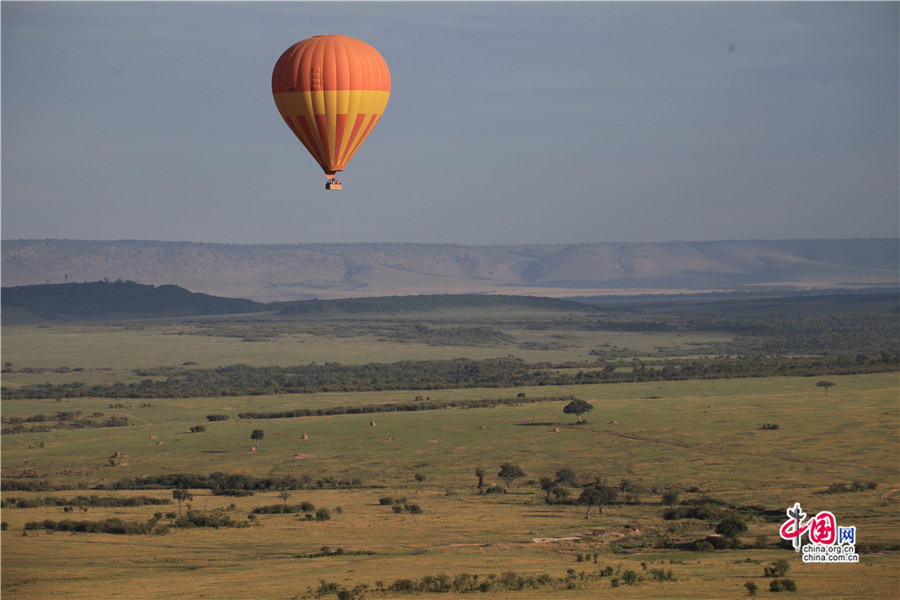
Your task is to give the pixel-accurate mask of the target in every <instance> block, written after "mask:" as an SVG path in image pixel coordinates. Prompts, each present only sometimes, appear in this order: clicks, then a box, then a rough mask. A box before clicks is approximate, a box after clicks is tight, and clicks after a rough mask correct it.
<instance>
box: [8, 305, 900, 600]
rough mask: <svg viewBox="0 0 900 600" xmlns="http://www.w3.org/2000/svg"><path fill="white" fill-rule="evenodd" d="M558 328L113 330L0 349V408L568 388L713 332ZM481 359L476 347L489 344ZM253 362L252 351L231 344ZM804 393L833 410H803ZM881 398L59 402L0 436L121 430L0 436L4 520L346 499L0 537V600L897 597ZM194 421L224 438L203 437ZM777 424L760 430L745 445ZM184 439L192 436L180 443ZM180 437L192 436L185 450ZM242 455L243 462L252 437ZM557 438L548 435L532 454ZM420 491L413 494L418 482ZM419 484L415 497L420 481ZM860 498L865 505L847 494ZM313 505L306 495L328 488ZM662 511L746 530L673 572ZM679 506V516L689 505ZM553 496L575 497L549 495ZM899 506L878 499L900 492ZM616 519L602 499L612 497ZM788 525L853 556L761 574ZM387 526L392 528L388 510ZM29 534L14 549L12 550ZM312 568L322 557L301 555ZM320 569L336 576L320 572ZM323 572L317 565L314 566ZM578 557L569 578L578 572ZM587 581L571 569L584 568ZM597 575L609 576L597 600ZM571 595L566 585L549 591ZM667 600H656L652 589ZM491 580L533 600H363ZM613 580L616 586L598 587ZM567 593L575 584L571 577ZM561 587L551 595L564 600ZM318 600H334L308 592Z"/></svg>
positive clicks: (794, 559)
mask: <svg viewBox="0 0 900 600" xmlns="http://www.w3.org/2000/svg"><path fill="white" fill-rule="evenodd" d="M584 319H585V317H584V316H583V315H578V314H571V315H566V314H560V313H558V312H546V313H541V312H536V311H533V310H529V311H524V310H497V311H480V312H478V313H477V314H473V313H472V312H470V311H463V310H447V311H441V312H437V313H435V312H430V313H427V314H422V315H418V316H416V315H400V316H396V317H384V316H378V317H377V318H365V319H363V318H358V317H354V318H326V317H322V318H307V319H304V320H280V319H274V318H264V317H259V318H257V317H254V318H253V319H246V318H243V317H236V318H216V319H215V320H204V319H187V320H177V321H176V320H158V321H149V322H142V323H136V322H123V323H119V324H113V323H100V324H96V323H95V324H87V323H80V324H75V323H69V324H51V325H42V326H35V325H4V327H3V360H4V361H5V362H10V363H12V365H13V366H12V368H10V369H6V372H4V375H3V385H4V387H7V388H10V389H12V388H16V387H19V386H25V385H33V384H39V383H44V382H47V383H51V384H60V383H69V382H83V383H85V384H86V385H94V384H105V385H111V384H114V383H118V382H125V383H130V382H140V381H141V380H142V379H144V378H145V377H144V376H142V375H139V374H138V373H136V372H135V370H136V369H153V368H156V367H160V366H170V367H179V368H180V367H184V366H186V363H187V365H189V366H190V367H196V368H212V367H216V366H220V365H227V364H234V363H247V364H250V365H254V366H270V365H298V364H307V363H310V362H313V361H316V362H318V363H320V364H321V363H324V362H329V361H333V362H340V363H343V364H363V363H367V362H373V361H377V362H390V361H398V360H425V359H446V358H455V357H467V358H473V359H479V358H492V357H507V356H514V357H517V358H521V359H522V360H524V361H526V362H536V361H552V362H554V363H557V364H562V363H566V362H569V361H572V362H574V363H576V364H578V363H581V362H582V361H586V360H593V357H594V355H591V354H590V352H591V351H592V350H596V349H602V350H603V351H615V352H622V353H624V352H628V353H631V354H632V355H635V356H645V355H646V356H652V355H654V354H657V353H661V352H662V350H661V349H664V352H665V353H666V354H672V353H675V354H680V355H691V354H694V353H702V352H701V349H702V348H703V347H704V346H705V345H706V344H709V343H714V342H727V341H728V340H730V339H731V338H733V337H734V334H729V333H722V332H662V333H661V332H652V333H647V332H629V331H592V330H590V329H589V328H586V327H585V326H584V325H585V323H586V322H585V320H584ZM410 320H414V321H415V322H418V323H422V324H424V325H426V326H427V327H430V328H439V327H458V326H465V327H490V328H494V329H497V330H498V331H500V332H501V333H502V334H504V335H505V336H508V338H509V339H504V338H502V336H495V337H496V339H499V340H500V341H491V342H490V343H487V344H473V345H462V346H449V345H432V344H429V343H427V342H425V341H422V340H419V339H414V338H407V339H398V338H397V337H396V336H394V335H393V334H392V330H397V329H398V328H400V329H402V328H403V327H404V325H405V323H406V322H407V321H410ZM492 339H494V338H492ZM247 340H254V341H247ZM820 379H828V380H829V381H831V382H832V383H834V384H835V385H834V386H833V387H831V388H830V389H828V390H827V393H826V390H824V389H823V388H821V387H817V386H816V382H817V381H819V380H820ZM518 394H525V396H526V398H535V399H536V398H540V397H545V398H560V399H559V400H548V401H544V402H536V403H533V404H524V405H518V406H497V407H493V408H480V409H446V410H437V411H421V412H392V413H376V414H355V415H354V414H345V415H335V416H320V417H304V418H283V419H240V418H238V417H237V415H238V414H239V413H244V412H273V411H285V410H291V409H296V408H333V407H338V406H361V405H368V404H387V403H392V402H404V403H408V402H410V401H413V400H414V398H416V397H417V396H421V397H426V398H430V399H431V400H438V401H452V400H479V399H492V398H515V397H516V396H517V395H518ZM567 396H577V397H579V398H582V399H585V400H587V401H589V402H590V403H592V404H593V405H594V407H595V408H594V410H593V411H592V412H590V413H588V414H587V416H586V423H584V424H582V425H577V424H576V423H575V418H574V416H572V415H566V414H564V413H563V412H562V408H563V406H565V404H566V401H565V400H562V398H565V397H567ZM898 398H900V381H898V376H897V373H883V374H872V375H843V376H833V375H827V376H822V377H816V378H810V377H807V378H797V377H794V378H791V377H782V378H766V377H757V378H746V379H722V380H712V381H668V382H652V383H630V384H605V385H577V386H575V385H573V386H547V387H533V388H528V387H519V388H502V389H488V388H474V389H455V390H405V391H390V392H374V391H373V392H334V393H317V394H302V395H298V394H282V395H268V396H266V395H262V396H235V397H227V398H222V397H197V398H186V399H169V398H153V399H141V398H129V399H109V398H90V397H87V398H77V399H67V398H62V399H59V400H57V399H55V398H52V397H51V398H47V399H22V400H18V399H17V400H5V401H4V402H3V407H2V408H3V417H4V418H7V417H10V418H15V417H22V418H27V417H29V416H33V415H39V414H47V415H52V414H54V413H57V412H59V411H67V412H77V411H80V413H81V414H82V415H86V416H90V415H94V414H95V413H96V414H98V415H100V416H99V417H98V418H102V419H107V418H111V417H117V418H126V419H128V423H129V425H128V426H126V427H107V428H85V429H59V428H57V429H52V430H50V431H44V432H33V433H20V434H9V435H4V436H3V440H2V441H3V455H2V467H3V483H4V487H3V492H2V498H3V500H4V501H7V500H9V499H10V498H26V499H31V498H48V497H58V498H73V497H75V496H82V495H90V494H98V495H100V496H102V497H104V498H110V499H120V498H128V497H135V496H140V495H144V496H153V497H155V498H159V499H161V500H162V499H169V500H171V498H172V490H171V489H154V490H112V489H109V488H110V486H111V485H112V484H114V483H115V482H117V481H121V480H123V479H126V478H139V477H142V476H145V475H149V476H152V475H163V474H175V473H189V474H199V475H204V476H205V475H207V474H209V473H212V472H217V471H220V472H224V473H231V474H247V475H252V476H255V477H269V476H275V477H281V476H296V477H302V476H308V477H309V478H310V480H311V481H313V482H315V481H316V480H318V479H322V478H329V479H330V480H334V481H339V480H344V481H352V480H358V481H359V482H360V485H359V486H356V487H351V488H345V489H308V490H291V491H290V492H289V493H290V496H289V497H288V498H282V497H281V496H280V495H279V493H278V491H266V492H260V493H257V494H255V495H253V496H248V497H229V496H215V495H212V493H211V491H210V490H208V489H194V490H191V493H192V495H193V499H192V500H190V502H189V504H190V505H191V507H192V509H193V510H197V511H215V510H221V511H223V513H222V514H226V515H228V516H230V517H231V518H233V519H235V520H237V521H240V522H246V523H248V526H247V527H243V528H228V527H222V528H218V529H213V528H195V529H183V528H176V527H172V528H171V529H170V532H169V533H168V534H167V535H111V534H100V533H90V534H88V533H76V534H72V533H68V532H61V531H48V530H40V529H38V530H28V531H27V532H26V531H25V526H26V523H32V522H39V521H43V520H44V519H51V520H54V521H59V520H62V519H66V518H70V519H74V520H81V519H84V520H91V521H99V520H102V519H107V518H118V519H121V520H122V521H125V522H141V523H144V522H146V521H147V520H148V519H150V518H151V517H153V516H154V513H157V512H161V513H163V515H164V516H163V517H162V518H161V519H160V520H159V523H161V524H171V523H172V522H173V519H172V518H170V517H168V516H165V514H166V513H176V514H177V513H178V512H180V511H181V510H184V511H187V510H188V507H187V506H184V507H181V509H179V507H178V506H177V505H176V504H170V505H168V506H154V505H144V506H106V507H99V506H91V507H89V510H88V511H87V512H81V511H76V514H75V515H71V514H68V513H66V512H64V509H63V507H62V506H41V507H37V508H13V507H9V506H7V508H4V509H3V511H2V521H3V522H4V523H6V527H7V529H5V530H4V531H3V532H2V534H0V535H2V593H3V595H4V597H7V598H21V599H29V600H30V599H34V598H41V599H43V598H54V599H55V598H66V599H69V598H71V599H76V600H77V599H82V598H85V599H86V598H91V599H92V600H93V599H96V598H98V597H100V598H110V599H112V598H123V599H125V598H127V599H164V598H203V597H206V598H222V599H230V598H240V599H260V598H266V599H268V598H273V599H282V598H284V599H287V598H298V599H299V598H307V597H312V596H314V595H315V594H314V592H315V590H316V589H318V588H319V587H320V585H321V583H320V582H321V581H322V580H324V581H327V582H334V583H335V584H337V585H339V586H344V587H346V588H347V589H348V590H349V589H352V588H353V587H354V586H356V585H359V584H365V585H368V586H369V590H368V592H367V594H366V597H367V598H370V599H371V598H406V597H415V598H436V599H437V598H441V599H450V598H472V597H485V598H489V599H510V600H511V599H514V598H515V599H520V598H521V599H538V598H541V599H543V598H572V599H574V600H585V599H588V598H598V597H610V598H710V599H716V598H736V597H745V596H747V590H746V588H745V587H744V584H745V583H747V582H750V581H753V582H755V583H756V584H757V585H758V586H759V589H760V592H759V595H760V596H763V595H768V594H769V592H768V591H767V590H768V586H769V581H770V579H767V578H765V577H763V568H764V566H766V565H768V564H770V563H771V562H772V561H774V560H777V559H785V560H787V561H789V564H790V567H791V569H790V571H789V572H788V573H787V575H786V576H787V577H789V578H791V579H794V580H795V581H796V583H797V586H798V592H797V593H795V594H792V597H798V598H896V597H900V576H898V575H897V573H898V569H897V567H898V566H900V564H898V562H900V552H898V551H896V550H892V549H891V548H896V546H897V545H898V543H900V539H898V534H897V532H898V530H900V528H898V525H900V514H898V510H900V504H898V503H895V502H891V501H890V500H891V499H894V500H896V499H897V496H896V495H895V496H893V497H892V496H890V494H889V493H890V492H891V490H894V489H896V488H900V472H898V462H900V461H898V459H900V406H898ZM210 414H222V415H227V416H228V417H229V418H228V419H227V420H223V421H213V422H210V421H208V420H207V418H206V416H207V415H210ZM765 424H770V425H771V424H777V425H778V428H777V429H763V428H762V427H763V425H765ZM199 425H203V427H204V430H203V431H196V427H197V426H199ZM191 428H195V431H194V432H192V431H191ZM254 429H262V430H263V431H264V434H265V435H264V438H263V439H262V440H260V441H259V449H258V451H257V450H253V449H251V446H255V445H256V443H257V442H256V441H254V440H251V432H252V431H253V430H254ZM555 429H558V431H555ZM504 462H511V463H514V464H517V465H519V466H521V468H522V469H523V470H524V471H525V473H526V476H525V477H523V478H521V479H519V480H516V481H515V482H514V483H513V484H512V487H511V488H510V489H509V490H508V493H506V494H485V495H480V494H478V493H477V490H476V484H477V479H476V476H475V468H476V467H478V466H482V467H484V469H485V470H486V472H487V478H486V483H488V484H490V485H495V484H501V482H500V480H499V479H498V478H497V477H496V474H497V472H498V471H499V465H500V464H501V463H504ZM561 468H571V469H573V470H574V471H575V472H576V473H577V474H578V475H579V477H581V478H582V479H588V478H592V477H600V478H602V480H603V481H604V482H605V483H606V484H608V485H613V486H616V487H620V485H621V482H623V481H624V480H627V481H628V482H629V485H630V486H632V487H634V488H636V489H637V490H638V491H639V493H638V497H637V498H633V502H630V503H625V502H621V503H613V504H610V505H608V506H606V507H605V508H604V509H603V511H602V512H598V511H597V510H596V509H594V511H593V512H592V513H591V516H590V518H589V519H585V518H584V517H585V507H583V506H571V505H548V504H546V503H545V502H544V492H542V491H541V490H540V488H539V483H538V482H539V480H540V478H541V477H552V476H553V475H554V474H555V473H556V471H558V470H559V469H561ZM417 474H418V475H420V476H421V477H424V480H422V481H417V479H416V477H415V475H417ZM421 477H420V478H421ZM30 481H46V482H48V483H50V484H52V485H59V486H63V487H66V488H72V489H60V490H55V491H42V492H26V491H16V490H10V489H9V487H10V486H9V485H8V484H9V483H12V482H25V483H27V482H30ZM853 481H859V482H862V483H863V484H864V485H863V486H862V487H863V488H864V489H863V490H862V491H857V492H843V493H834V494H826V493H824V492H825V490H826V489H827V488H828V487H829V486H830V485H831V484H833V483H835V482H838V483H847V484H849V483H850V482H853ZM869 482H872V483H874V484H875V486H876V487H875V488H874V489H869V488H868V483H869ZM326 488H327V486H326ZM669 490H676V491H679V492H680V496H681V500H682V501H691V500H696V499H699V498H702V497H703V496H710V497H712V498H715V499H717V500H721V501H723V502H727V503H729V504H731V505H733V506H736V507H746V506H750V505H755V506H758V507H760V510H761V511H762V512H760V510H745V511H744V512H742V515H743V518H745V519H746V522H747V525H748V530H747V532H746V533H745V534H743V536H742V539H743V541H744V547H743V548H740V549H732V550H716V551H711V552H694V551H687V550H683V549H679V548H678V544H680V543H688V542H693V541H696V540H698V539H702V538H704V537H705V536H708V535H711V534H713V529H714V527H715V524H716V521H715V520H711V521H710V520H697V519H677V520H666V519H664V518H663V516H662V515H663V511H664V510H665V508H666V506H664V505H663V504H662V503H661V501H662V493H663V492H664V491H669ZM691 490H694V491H691ZM570 491H571V493H572V494H573V495H576V494H577V493H578V490H577V489H576V488H572V489H571V490H570ZM898 494H900V492H898ZM387 496H390V497H392V498H394V499H400V498H404V499H405V501H406V504H416V505H418V506H420V507H421V509H422V512H421V514H414V513H411V512H408V511H401V512H400V513H395V512H394V510H393V507H392V506H388V505H385V504H382V502H381V499H382V498H385V497H387ZM621 496H622V497H624V494H621ZM300 502H310V503H312V504H314V505H315V506H316V507H321V508H327V509H329V511H330V514H331V517H332V518H331V519H330V520H325V521H315V520H313V521H308V520H306V519H305V518H304V517H303V515H302V514H301V515H296V514H261V515H255V518H254V519H252V520H251V519H249V514H250V513H251V512H252V511H253V509H254V508H257V507H262V506H267V505H278V504H297V503H300ZM794 502H800V503H801V505H802V506H803V507H804V509H805V510H806V511H807V512H808V513H810V514H815V513H816V512H818V511H820V510H830V511H832V512H833V513H834V514H835V516H836V517H837V519H838V524H839V525H854V526H856V527H857V544H858V545H859V546H860V548H863V547H864V546H867V547H868V549H869V550H873V551H868V552H866V553H864V554H862V555H861V559H860V562H859V564H847V565H839V564H837V565H831V564H829V565H812V564H810V565H805V564H803V563H802V562H801V560H800V557H799V556H798V555H796V554H794V553H793V552H792V551H789V550H784V549H780V548H777V547H776V546H777V541H778V535H777V530H778V526H779V525H780V523H781V520H782V516H783V515H784V511H785V509H786V508H787V507H789V506H791V505H793V503H794ZM398 506H399V505H398ZM25 533H27V535H24V534H25ZM326 546H327V547H328V548H329V549H330V550H329V552H327V553H323V552H322V548H323V547H326ZM338 548H340V549H341V550H342V553H337V549H338ZM323 554H324V555H323ZM586 554H590V555H591V558H590V559H588V560H582V561H578V560H577V557H578V556H579V555H582V558H583V556H584V555H586ZM594 554H596V555H597V558H596V560H597V562H596V563H595V562H594V558H593V555H594ZM607 566H610V567H612V568H613V570H614V575H607V576H605V577H599V572H600V571H601V570H602V569H604V568H605V567H607ZM570 569H572V570H573V572H572V573H571V574H570V573H568V571H569V570H570ZM658 569H662V570H664V571H668V570H671V571H672V574H673V578H674V580H667V581H657V580H655V579H654V577H653V576H652V573H653V571H654V570H658ZM510 571H514V572H516V573H518V574H520V575H531V576H536V575H539V574H541V573H546V574H548V575H550V576H551V577H552V578H553V581H552V582H550V583H548V584H547V585H545V586H543V587H540V588H539V589H523V590H506V589H501V588H500V587H496V588H495V589H494V590H493V591H491V592H490V593H488V594H480V593H479V594H472V593H469V594H454V593H441V594H429V593H417V594H415V595H414V596H409V595H407V594H399V593H395V592H378V591H377V587H378V582H382V583H383V584H384V585H386V586H389V585H390V584H391V583H392V582H394V581H396V580H398V579H410V580H421V579H422V578H426V577H429V576H437V575H439V574H441V573H446V574H447V575H448V576H449V577H451V578H453V577H454V576H456V575H458V574H461V573H470V574H477V575H479V576H480V577H481V580H482V581H485V580H486V578H487V577H488V576H490V575H496V576H501V575H502V574H504V573H507V572H510ZM628 571H634V572H635V573H636V574H637V576H638V578H639V579H640V580H639V581H637V582H636V584H635V585H625V584H622V585H619V586H617V587H613V583H612V581H613V579H614V578H618V579H619V581H620V583H621V581H622V577H623V574H625V573H627V572H628ZM582 573H583V574H584V575H583V576H582ZM569 587H571V589H568V588H569ZM326 597H329V598H333V597H336V593H335V592H330V593H329V594H328V595H327V596H326Z"/></svg>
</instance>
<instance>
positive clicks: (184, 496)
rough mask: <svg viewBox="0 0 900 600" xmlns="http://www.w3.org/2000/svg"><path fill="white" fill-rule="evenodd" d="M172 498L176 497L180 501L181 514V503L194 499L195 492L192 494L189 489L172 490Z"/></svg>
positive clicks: (179, 510)
mask: <svg viewBox="0 0 900 600" xmlns="http://www.w3.org/2000/svg"><path fill="white" fill-rule="evenodd" d="M172 498H174V499H175V500H176V501H177V502H178V516H179V517H180V516H181V503H182V502H188V501H190V500H193V499H194V496H193V494H191V493H190V492H189V491H188V490H180V489H179V490H172Z"/></svg>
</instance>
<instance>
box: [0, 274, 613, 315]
mask: <svg viewBox="0 0 900 600" xmlns="http://www.w3.org/2000/svg"><path fill="white" fill-rule="evenodd" d="M2 307H3V321H4V322H5V323H8V322H29V321H35V320H37V321H41V320H92V319H137V318H160V317H199V316H214V315H227V314H230V315H237V314H247V313H258V312H262V311H267V312H270V313H273V314H277V315H279V316H289V315H317V314H331V315H334V314H360V313H382V314H399V313H411V312H429V311H436V310H444V309H457V308H462V309H475V308H494V307H500V308H507V309H509V308H516V307H519V308H530V309H543V310H558V311H568V312H592V311H596V310H598V309H597V308H595V307H592V306H590V305H587V304H582V303H579V302H573V301H570V300H558V299H555V298H540V297H531V296H509V295H502V296H484V295H475V294H469V295H421V296H387V297H378V298H345V299H337V300H297V301H293V302H271V303H260V302H254V301H252V300H243V299H237V298H220V297H216V296H210V295H208V294H198V293H194V292H190V291H188V290H186V289H184V288H181V287H178V286H175V285H161V286H153V285H146V284H140V283H135V282H133V281H115V282H109V281H95V282H91V283H63V284H44V285H24V286H13V287H5V288H3V294H2Z"/></svg>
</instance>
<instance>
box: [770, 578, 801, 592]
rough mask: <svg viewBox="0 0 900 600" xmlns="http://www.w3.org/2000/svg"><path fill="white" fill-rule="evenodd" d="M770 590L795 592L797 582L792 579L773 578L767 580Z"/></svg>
mask: <svg viewBox="0 0 900 600" xmlns="http://www.w3.org/2000/svg"><path fill="white" fill-rule="evenodd" d="M769 591H770V592H796V591H797V584H796V582H794V580H793V579H773V580H772V581H771V582H769Z"/></svg>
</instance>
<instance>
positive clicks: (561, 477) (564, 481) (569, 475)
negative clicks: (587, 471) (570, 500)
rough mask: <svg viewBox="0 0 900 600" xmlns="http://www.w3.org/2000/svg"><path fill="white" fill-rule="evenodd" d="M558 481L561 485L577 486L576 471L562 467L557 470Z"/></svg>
mask: <svg viewBox="0 0 900 600" xmlns="http://www.w3.org/2000/svg"><path fill="white" fill-rule="evenodd" d="M556 483H558V484H559V485H567V486H569V487H575V486H576V483H575V471H573V470H572V469H569V468H567V467H566V468H562V469H560V470H559V471H557V472H556Z"/></svg>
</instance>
